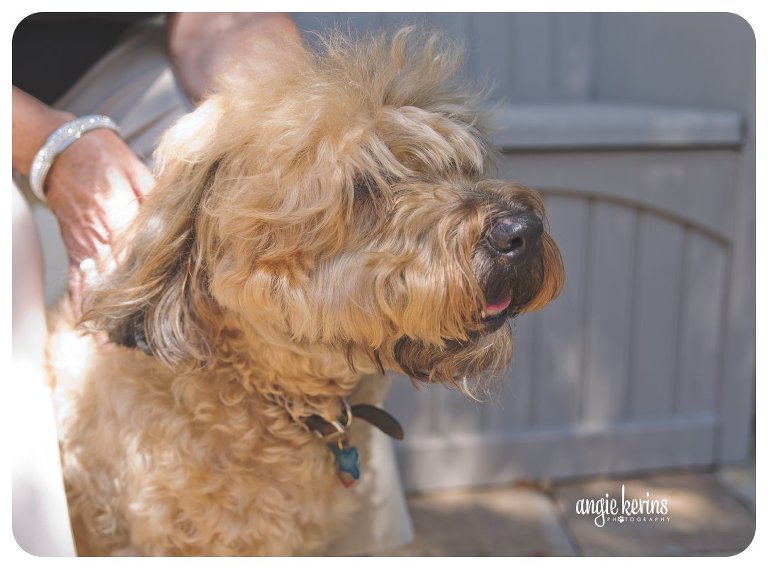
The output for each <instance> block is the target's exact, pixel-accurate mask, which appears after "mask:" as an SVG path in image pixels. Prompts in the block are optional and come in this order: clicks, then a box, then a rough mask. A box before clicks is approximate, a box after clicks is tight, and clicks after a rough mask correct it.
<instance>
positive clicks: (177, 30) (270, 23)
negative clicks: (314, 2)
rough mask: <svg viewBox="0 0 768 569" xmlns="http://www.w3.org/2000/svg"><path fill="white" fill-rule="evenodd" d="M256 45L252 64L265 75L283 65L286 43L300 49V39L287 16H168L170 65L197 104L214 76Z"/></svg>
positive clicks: (207, 14) (249, 14) (215, 14)
mask: <svg viewBox="0 0 768 569" xmlns="http://www.w3.org/2000/svg"><path fill="white" fill-rule="evenodd" d="M252 40H258V42H256V43H253V44H252V45H251V48H250V49H249V52H248V53H249V57H251V58H252V64H254V65H260V66H262V67H263V68H264V70H265V72H266V71H267V70H268V69H269V68H270V67H271V66H272V65H274V64H275V62H276V61H279V59H280V58H279V52H280V51H281V50H282V49H283V48H284V46H285V45H286V44H287V43H299V44H300V43H301V35H300V33H299V31H298V28H296V25H295V24H294V23H293V20H291V18H290V17H289V16H287V15H285V14H260V13H259V14H254V13H247V14H243V13H235V14H233V13H214V14H211V13H205V14H200V13H179V14H172V15H171V16H169V21H168V46H169V50H170V53H171V59H172V61H173V65H174V69H175V71H176V75H177V77H178V79H179V81H180V82H181V84H182V86H183V87H184V89H185V90H186V92H187V94H188V95H189V96H190V97H191V98H192V99H193V100H194V101H199V100H200V99H201V98H202V97H203V96H204V95H205V93H206V92H207V91H208V90H209V89H210V87H211V86H212V84H213V80H214V78H215V76H216V75H217V74H218V73H219V72H220V71H221V70H222V69H224V68H225V67H226V66H227V64H228V63H229V62H230V61H231V60H232V59H233V58H235V57H236V56H237V55H238V54H239V53H242V52H243V50H244V49H245V46H246V45H247V44H249V42H252ZM254 46H256V47H254ZM253 60H255V61H253Z"/></svg>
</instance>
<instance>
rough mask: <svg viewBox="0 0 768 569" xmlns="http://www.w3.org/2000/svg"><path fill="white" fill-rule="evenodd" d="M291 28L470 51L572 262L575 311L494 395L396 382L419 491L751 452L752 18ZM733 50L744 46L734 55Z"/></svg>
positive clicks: (387, 19)
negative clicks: (458, 44)
mask: <svg viewBox="0 0 768 569" xmlns="http://www.w3.org/2000/svg"><path fill="white" fill-rule="evenodd" d="M296 18H297V21H298V22H299V24H300V25H301V26H302V27H303V28H304V29H319V28H325V27H328V26H330V25H337V24H339V23H341V25H342V27H347V26H349V27H351V28H358V29H361V28H365V29H371V28H377V27H380V26H391V25H397V24H399V23H403V22H407V21H419V22H423V23H424V22H425V23H427V24H430V25H435V26H438V27H441V28H443V29H445V30H446V31H447V32H448V33H449V34H451V35H453V36H456V37H458V38H459V39H462V40H464V41H465V43H466V44H467V46H468V54H469V57H468V63H469V69H470V71H471V72H472V73H474V74H476V75H478V76H481V77H483V76H489V77H490V78H491V79H492V80H493V82H494V83H495V90H494V91H493V93H494V95H493V96H494V98H496V99H499V100H505V101H507V102H508V104H507V105H505V106H503V107H502V109H501V111H500V114H499V115H498V118H497V126H499V127H500V130H499V132H498V133H497V143H498V145H499V146H500V147H501V148H502V149H503V150H504V154H503V171H504V175H505V177H508V178H511V179H514V180H517V181H520V182H522V183H525V184H527V185H530V186H532V187H535V188H537V189H539V190H540V191H541V192H542V193H543V194H544V196H545V198H546V202H547V207H548V211H549V218H550V223H551V228H552V233H553V235H554V236H555V238H556V240H557V242H558V243H559V245H560V248H561V252H562V254H563V258H564V262H565V266H566V275H567V277H566V279H567V280H566V287H565V291H564V293H563V295H562V297H561V298H560V299H559V300H557V301H556V302H554V303H553V304H551V305H550V306H549V307H548V308H546V309H545V310H544V311H543V312H541V313H538V314H532V315H525V316H523V317H521V318H519V319H518V320H517V322H516V323H515V329H516V336H517V342H516V353H515V358H514V361H513V363H512V366H511V368H510V370H509V377H508V381H507V384H506V386H505V387H504V389H503V390H502V392H501V395H500V397H499V398H498V400H496V401H492V402H489V403H484V404H480V403H476V402H473V401H471V400H468V399H466V398H464V397H461V396H459V395H458V394H456V393H453V392H450V391H448V390H446V389H443V388H437V387H430V388H422V389H420V390H418V391H416V392H414V390H413V388H412V387H411V385H410V383H409V382H408V381H406V380H404V379H402V378H399V380H398V381H395V382H394V388H393V391H392V394H391V396H390V398H389V400H388V406H389V408H390V409H391V410H392V411H393V412H394V413H395V414H396V415H398V416H399V418H401V419H402V420H403V422H404V424H405V428H406V431H407V433H408V436H407V438H406V441H404V442H403V443H402V444H400V445H399V446H398V448H397V450H398V456H399V459H400V467H401V470H402V473H403V476H404V479H405V483H406V486H407V487H408V488H410V489H428V488H436V487H445V486H457V485H469V484H484V483H496V482H507V481H511V480H514V479H518V478H528V477H565V476H576V475H585V474H593V473H597V472H622V471H632V470H640V469H648V468H657V467H675V466H684V465H697V464H711V463H714V462H718V461H724V460H732V459H739V458H744V457H745V456H746V454H747V452H748V448H749V444H750V441H751V435H750V433H751V429H752V421H753V418H754V399H753V389H754V388H753V385H754V372H755V367H754V366H755V363H754V294H755V289H754V274H755V273H754V209H753V206H754V134H753V131H751V130H750V129H749V127H750V125H753V124H754V75H753V73H754V67H751V68H750V65H749V61H754V43H753V39H752V37H751V34H750V30H749V28H748V26H746V25H745V24H744V22H743V21H742V20H740V19H738V18H737V17H735V16H729V15H727V14H720V15H673V14H655V15H654V14H647V15H638V14H625V15H595V14H426V15H425V14H410V15H403V14H356V15H350V14H343V15H342V14H322V15H311V14H298V15H296ZM713 38H714V41H713ZM718 40H721V41H718ZM643 42H645V43H643ZM708 42H709V44H713V45H712V46H711V47H710V48H708V47H707V45H708ZM721 44H725V45H727V46H730V47H729V48H726V49H725V54H724V53H723V47H722V45H721ZM734 44H735V45H736V46H737V47H736V48H734V47H733V45H734ZM685 46H687V47H685ZM695 48H699V51H697V50H696V49H695ZM729 49H730V51H729ZM750 50H751V51H750ZM660 56H661V57H660ZM750 58H751V59H750ZM670 62H671V63H670ZM665 66H666V67H665ZM734 68H738V69H740V70H741V71H740V72H741V73H742V76H739V77H737V78H734V77H733V76H732V74H733V73H735V72H736V71H734ZM691 69H693V71H691ZM686 73H687V74H688V76H686ZM680 75H682V76H683V77H682V79H681V77H680ZM643 78H645V79H646V80H647V81H648V82H649V83H651V84H652V85H656V86H655V87H652V88H651V87H647V86H645V83H643V81H642V79H643ZM735 79H738V82H734V80H735ZM697 81H698V83H697ZM702 82H704V83H707V82H709V83H707V85H705V86H708V87H709V89H708V90H707V92H706V94H702V93H700V92H699V89H700V88H701V87H702ZM721 82H722V83H723V84H724V85H725V86H723V85H720V83H721ZM664 84H666V85H667V86H668V88H669V92H664V91H663V89H664ZM654 89H655V91H654ZM718 89H719V91H718ZM729 89H730V90H729ZM734 89H735V90H736V91H738V92H734ZM713 93H714V95H713ZM718 96H719V99H718V98H717V97H718ZM706 97H714V98H712V99H709V100H708V99H707V98H706ZM745 124H746V126H747V130H746V131H745V129H744V126H745Z"/></svg>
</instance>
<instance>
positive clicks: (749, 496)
mask: <svg viewBox="0 0 768 569" xmlns="http://www.w3.org/2000/svg"><path fill="white" fill-rule="evenodd" d="M717 478H718V479H719V480H720V482H722V483H723V485H725V486H726V487H727V488H728V489H729V490H731V491H732V492H733V493H735V494H736V495H737V496H738V497H739V498H741V500H742V501H743V502H744V503H745V504H746V505H747V506H749V508H750V509H751V510H752V512H753V513H754V512H755V460H754V459H752V460H751V461H749V462H746V463H743V464H733V465H729V466H724V467H722V468H720V469H719V470H718V472H717Z"/></svg>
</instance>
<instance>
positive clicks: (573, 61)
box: [552, 14, 596, 100]
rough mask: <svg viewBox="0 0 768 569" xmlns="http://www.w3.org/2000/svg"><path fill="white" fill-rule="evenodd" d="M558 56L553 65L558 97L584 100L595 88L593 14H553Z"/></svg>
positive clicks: (554, 38) (556, 53) (554, 36)
mask: <svg viewBox="0 0 768 569" xmlns="http://www.w3.org/2000/svg"><path fill="white" fill-rule="evenodd" d="M552 17H553V19H554V34H553V40H554V42H555V56H554V61H553V66H552V71H553V76H554V81H553V83H554V90H555V92H556V93H557V95H558V98H563V99H569V100H584V99H586V98H587V97H588V96H589V95H590V94H591V92H592V90H593V72H592V67H593V66H592V58H593V56H594V53H593V52H592V35H593V33H594V26H595V23H594V22H595V17H596V16H595V15H594V14H553V16H552Z"/></svg>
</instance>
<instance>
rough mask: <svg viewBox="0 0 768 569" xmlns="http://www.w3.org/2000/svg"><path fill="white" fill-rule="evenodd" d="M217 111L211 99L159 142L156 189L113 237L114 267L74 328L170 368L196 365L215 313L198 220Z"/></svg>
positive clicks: (202, 221) (212, 170) (212, 169)
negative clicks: (149, 356) (116, 244)
mask: <svg viewBox="0 0 768 569" xmlns="http://www.w3.org/2000/svg"><path fill="white" fill-rule="evenodd" d="M221 112H222V104H221V101H219V100H218V99H216V98H215V97H214V98H211V99H209V100H208V101H207V102H206V103H204V104H203V105H201V106H200V107H199V108H198V109H197V110H196V111H195V112H193V113H191V114H189V115H187V116H185V117H183V118H182V119H181V120H180V121H178V122H177V123H176V124H175V125H174V126H173V127H172V128H171V129H170V130H169V131H168V132H167V133H166V134H165V135H164V136H163V139H162V141H161V143H160V145H159V147H158V151H157V153H156V162H157V165H158V168H157V170H156V177H157V183H156V185H155V187H154V188H153V190H152V192H151V193H150V195H149V196H148V197H147V199H146V201H145V203H144V204H143V205H142V207H141V209H140V212H139V215H138V216H137V219H136V220H135V221H134V223H133V224H132V226H131V227H130V228H129V230H128V231H127V232H126V234H125V235H124V236H122V238H121V244H120V249H121V250H119V252H118V257H122V261H121V262H120V264H119V267H118V268H117V269H116V270H115V271H114V272H113V273H112V274H111V275H109V276H108V277H107V278H106V279H105V280H104V281H103V282H101V283H100V284H98V285H97V286H95V287H94V288H93V289H92V290H91V291H89V293H88V294H87V295H86V298H85V301H84V316H83V320H82V322H81V324H82V325H83V326H84V328H85V329H87V330H89V331H91V332H106V333H107V334H108V336H109V338H110V339H111V340H112V341H113V342H115V343H118V344H122V345H126V346H129V347H135V348H139V349H142V350H143V351H145V352H147V353H151V354H152V355H154V356H156V357H158V358H160V359H161V360H163V361H164V362H166V363H168V364H170V365H178V364H181V363H185V362H197V363H200V362H204V361H205V360H206V358H207V355H208V353H209V347H208V346H209V332H210V330H209V329H208V323H209V322H212V321H215V318H214V317H213V316H214V313H215V311H216V307H215V305H214V303H213V302H212V301H211V299H210V295H209V294H208V293H207V290H206V288H207V283H206V272H205V270H204V267H203V260H204V259H205V255H206V250H209V249H210V248H211V247H212V246H213V244H212V243H211V242H210V241H209V240H207V238H206V235H201V233H210V232H209V231H208V230H207V228H206V218H205V217H204V216H200V215H198V213H199V212H200V210H201V208H202V207H204V206H203V202H204V200H205V198H206V192H207V190H208V188H210V187H211V185H212V184H213V180H214V178H215V176H216V173H217V170H218V164H219V160H218V156H220V153H219V150H220V149H218V148H217V147H216V144H215V142H214V141H215V139H216V138H217V137H216V130H217V128H218V123H219V117H220V114H221Z"/></svg>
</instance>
